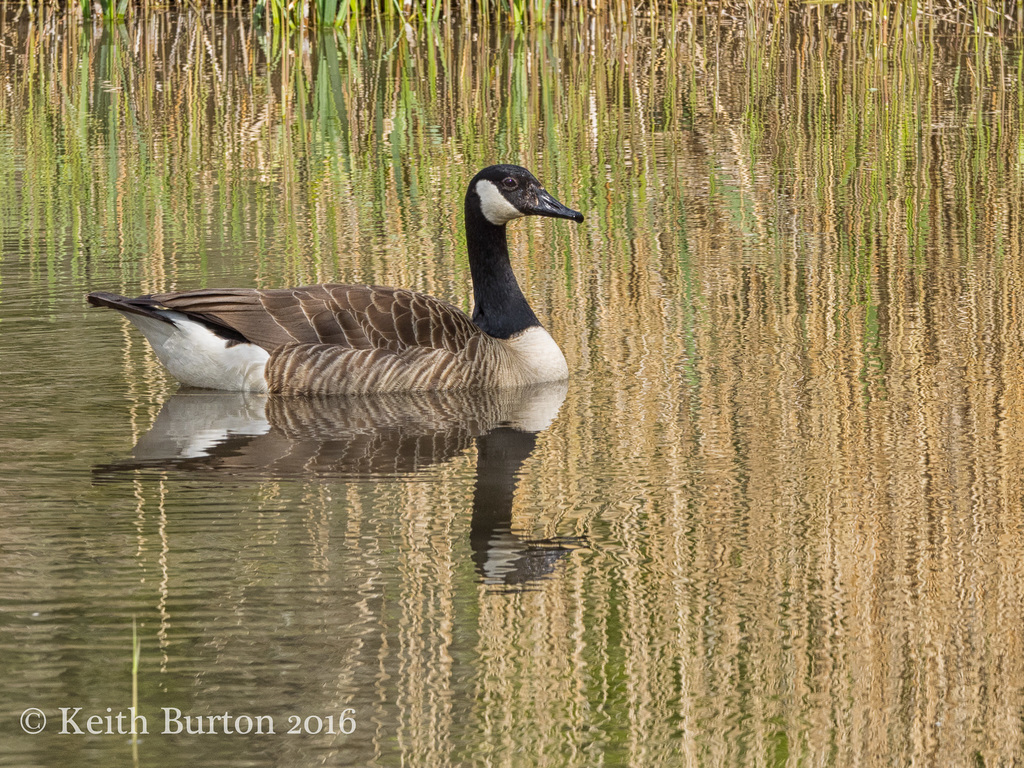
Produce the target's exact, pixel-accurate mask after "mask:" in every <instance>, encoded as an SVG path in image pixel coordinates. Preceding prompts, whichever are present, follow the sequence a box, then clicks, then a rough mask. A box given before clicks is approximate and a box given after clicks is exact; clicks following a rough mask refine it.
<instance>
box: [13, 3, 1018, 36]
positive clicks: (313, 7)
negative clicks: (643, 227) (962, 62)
mask: <svg viewBox="0 0 1024 768" xmlns="http://www.w3.org/2000/svg"><path fill="white" fill-rule="evenodd" d="M97 2H98V8H99V15H100V16H101V17H102V18H104V19H106V20H110V21H115V20H122V19H124V18H126V17H128V16H129V15H134V16H138V15H142V16H150V15H152V14H154V13H160V12H163V11H164V10H166V9H167V8H168V7H169V8H171V9H175V8H176V9H178V10H183V11H184V10H188V11H202V10H210V11H219V12H225V11H226V12H232V13H236V14H247V15H249V16H250V17H252V18H257V19H265V20H266V23H267V25H268V26H270V27H272V28H274V29H277V30H283V31H288V30H295V29H299V28H317V27H321V28H330V27H338V26H341V25H345V24H353V23H358V22H359V20H360V19H362V18H364V17H368V16H369V17H375V18H394V19H401V20H402V21H405V22H407V23H408V22H414V21H418V22H427V23H436V22H437V21H439V20H440V19H442V18H446V19H451V18H456V17H457V18H460V19H462V20H467V19H472V20H474V21H477V22H481V23H485V24H487V23H506V22H510V23H511V24H512V25H513V26H515V27H520V28H521V27H526V26H532V25H536V24H546V23H555V24H558V23H563V22H566V21H570V20H582V19H584V18H593V17H597V18H599V19H602V20H605V21H612V22H615V23H619V24H624V23H630V22H632V21H633V20H634V19H636V18H646V17H653V16H661V17H670V16H673V15H676V14H678V13H679V12H680V11H687V12H696V13H699V14H701V15H702V16H704V17H705V19H706V20H707V21H708V22H709V23H712V24H715V23H720V22H721V21H723V20H728V21H734V20H737V19H743V20H746V21H747V22H750V23H754V24H755V25H756V26H757V27H760V28H762V29H765V30H766V29H767V28H769V27H771V28H776V29H780V28H781V29H788V28H789V26H790V24H791V23H794V22H796V21H798V20H799V18H800V17H801V16H803V15H804V14H805V13H806V11H807V10H808V9H809V8H818V9H821V10H822V11H824V12H825V13H826V14H828V15H829V16H830V17H832V18H837V17H844V16H845V17H847V18H848V19H850V20H851V21H855V22H856V23H857V24H859V25H867V26H871V27H874V28H875V29H876V30H878V31H879V32H880V33H882V34H884V35H887V36H888V35H890V34H895V35H899V34H901V32H902V31H905V30H906V29H908V28H911V29H913V28H919V27H920V26H922V25H935V24H936V23H941V24H947V25H953V26H956V27H960V28H962V29H964V30H972V31H974V32H975V33H978V34H989V35H997V36H999V37H1005V36H1008V35H1010V36H1020V35H1021V34H1024V32H1022V30H1024V0H1003V1H1002V2H994V3H978V2H968V0H911V2H896V1H894V0H858V1H857V2H854V0H847V2H845V3H831V2H826V0H747V1H746V2H737V0H651V2H647V3H639V2H632V3H627V2H625V0H596V2H593V3H588V4H573V3H563V2H562V0H212V2H208V3H206V4H204V3H203V2H202V0H170V2H169V4H167V5H160V6H156V5H153V4H151V0H97ZM5 5H7V6H10V7H14V8H18V7H24V8H25V9H26V11H27V12H28V13H29V14H32V15H35V14H40V13H50V14H52V13H55V12H57V11H60V10H62V9H63V8H65V7H67V8H71V9H73V10H76V11H77V12H78V13H79V14H80V15H81V17H83V18H89V17H90V16H91V15H92V13H93V2H91V0H28V2H25V3H24V5H23V6H21V4H19V3H13V2H8V3H6V4H5ZM204 6H205V7H204ZM8 12H9V11H8Z"/></svg>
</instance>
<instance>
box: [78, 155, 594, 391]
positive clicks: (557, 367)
mask: <svg viewBox="0 0 1024 768" xmlns="http://www.w3.org/2000/svg"><path fill="white" fill-rule="evenodd" d="M465 207H466V244H467V248H468V251H469V268H470V274H471V276H472V279H473V301H474V305H475V306H474V309H473V317H472V319H470V318H469V317H467V316H466V314H465V313H464V312H463V311H462V310H460V309H458V308H457V307H455V306H453V305H451V304H449V303H448V302H445V301H441V300H440V299H436V298H433V297H432V296H427V295H426V294H423V293H416V292H414V291H408V290H404V289H401V288H384V287H381V286H368V285H337V284H326V285H311V286H304V287H300V288H284V289H271V290H260V289H252V288H235V289H218V288H209V289H204V290H196V291H186V292H184V293H160V294H153V295H149V296H139V297H137V298H134V299H131V298H126V297H124V296H118V295H116V294H110V293H102V292H97V293H90V294H89V297H88V298H89V302H90V303H91V304H93V305H95V306H103V307H111V308H113V309H116V310H118V311H119V312H121V313H122V314H123V315H124V316H125V317H127V318H128V319H129V320H131V321H132V323H134V324H135V325H136V326H137V327H138V328H139V330H141V331H142V333H143V334H144V335H145V337H146V338H147V339H148V340H149V343H150V344H151V345H152V346H153V350H154V352H156V356H157V357H158V358H159V359H160V362H161V363H163V365H164V366H165V367H166V368H167V370H168V371H170V373H171V375H172V376H174V377H175V378H176V379H178V381H180V382H182V383H183V384H186V385H190V386H193V387H201V388H204V389H222V390H232V391H249V392H268V393H271V394H284V395H298V394H318V395H348V394H367V393H374V392H398V391H410V390H437V389H459V388H479V387H510V386H525V385H530V384H537V383H542V382H549V381H561V380H564V379H566V378H568V375H569V369H568V366H567V365H566V362H565V357H564V356H563V355H562V351H561V350H560V349H559V348H558V345H557V344H556V343H555V341H554V340H553V339H552V338H551V336H550V335H549V334H548V332H547V331H546V330H544V328H543V327H541V324H540V322H539V321H538V320H537V316H536V315H535V314H534V313H533V310H532V309H530V305H529V303H528V302H527V301H526V297H525V296H523V292H522V290H520V288H519V283H517V282H516V277H515V275H514V274H513V273H512V266H511V264H510V263H509V255H508V242H507V240H506V237H505V225H506V224H507V223H508V222H509V221H511V220H512V219H516V218H519V217H521V216H551V217H554V218H559V219H572V220H573V221H583V214H581V213H579V212H578V211H574V210H571V209H569V208H566V207H565V206H564V205H562V204H561V203H560V202H558V201H557V200H555V199H554V198H553V197H552V196H551V195H550V194H548V192H547V191H546V190H545V189H544V188H543V187H542V186H541V184H540V182H539V181H537V179H536V178H535V177H534V175H533V174H532V173H530V172H529V171H528V170H526V169H525V168H521V167H519V166H517V165H492V166H490V167H488V168H484V169H483V170H482V171H480V172H479V173H478V174H477V175H476V176H474V177H473V180H472V181H471V182H470V183H469V189H468V191H467V192H466V203H465Z"/></svg>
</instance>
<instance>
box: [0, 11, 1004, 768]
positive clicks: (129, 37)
mask: <svg viewBox="0 0 1024 768" xmlns="http://www.w3.org/2000/svg"><path fill="white" fill-rule="evenodd" d="M2 12H3V13H6V14H7V16H5V17H3V18H4V22H3V24H2V25H0V42H2V48H0V80H2V83H3V87H2V88H0V149H2V151H0V189H2V190H3V193H4V194H2V195H0V230H2V237H3V252H2V256H0V372H2V376H0V478H2V485H0V526H2V528H0V530H2V535H0V649H2V652H0V680H2V682H0V701H2V702H3V704H2V707H0V732H2V733H3V739H0V764H4V765H16V766H31V765H55V764H70V763H73V764H76V765H93V764H95V765H119V764H146V765H164V764H166V765H180V764H182V763H196V762H198V763H203V764H218V765H278V764H288V765H309V764H323V763H329V764H339V765H360V766H364V765H381V766H385V765H431V766H433V765H438V766H440V765H508V766H513V765H537V766H572V765H578V766H594V765H609V766H612V765H615V766H618V765H632V766H653V765H673V766H674V765H783V764H796V763H810V764H829V765H851V764H864V765H875V764H885V765H890V764H910V763H920V764H930V765H948V766H960V765H977V764H986V765H990V764H1012V763H1014V762H1019V761H1020V760H1021V759H1022V758H1024V743H1022V735H1021V729H1020V727H1019V722H1020V712H1021V706H1022V703H1024V691H1022V688H1024V648H1022V646H1021V642H1020V627H1021V626H1022V624H1024V577H1022V573H1021V570H1020V563H1021V562H1022V561H1024V530H1022V524H1021V519H1020V500H1021V498H1022V497H1024V487H1022V480H1021V478H1022V477H1024V472H1022V469H1024V452H1022V451H1021V450H1019V448H1018V446H1019V445H1021V444H1022V443H1024V441H1022V439H1021V437H1022V435H1024V415H1022V414H1024V407H1022V406H1024V386H1022V383H1021V382H1022V381H1024V377H1022V373H1024V371H1022V368H1021V364H1020V361H1021V360H1022V359H1024V317H1022V315H1021V312H1020V307H1021V306H1022V305H1024V304H1022V300H1024V286H1022V284H1021V280H1020V277H1019V276H1020V275H1021V274H1022V267H1024V264H1022V260H1024V239H1022V229H1021V221H1022V218H1024V217H1022V212H1024V211H1022V209H1024V170H1022V158H1021V153H1020V146H1021V142H1022V141H1024V139H1022V114H1021V104H1024V86H1022V85H1021V81H1022V78H1021V56H1022V54H1021V48H1020V45H1019V39H1016V40H1015V39H1010V40H1001V39H998V38H990V37H974V36H972V35H971V34H969V30H965V29H964V28H961V27H957V26H956V25H953V24H949V25H946V24H937V25H936V26H934V28H933V27H932V26H929V25H923V26H921V27H919V28H918V29H917V30H916V33H915V31H914V30H903V31H901V32H899V33H898V34H895V35H894V33H893V32H892V30H889V31H888V32H884V30H880V28H879V27H878V25H874V24H872V23H870V19H867V18H865V17H863V16H862V17H858V18H857V19H856V21H857V23H856V24H854V23H853V22H852V21H851V19H849V18H848V17H847V16H846V15H845V12H844V11H841V10H835V9H824V8H821V7H817V6H812V7H808V8H804V9H800V10H799V11H794V12H793V13H792V15H791V16H790V17H788V21H787V22H786V23H785V24H773V23H772V22H771V20H767V19H759V18H755V17H752V18H751V19H749V20H747V21H746V22H743V21H733V20H730V19H728V18H725V17H721V16H720V17H710V16H709V17H703V16H700V15H697V16H694V15H692V14H690V13H689V12H687V13H680V14H679V15H677V16H674V17H659V18H655V19H645V18H642V17H638V19H637V20H635V21H634V23H633V24H632V25H627V26H625V27H618V26H614V27H605V26H604V25H602V24H600V23H593V24H588V25H585V26H578V25H576V24H575V23H574V22H570V21H566V22H565V23H564V24H560V25H557V26H554V25H553V26H551V27H549V28H546V29H544V28H540V29H536V30H533V31H530V32H527V33H525V34H513V33H511V32H510V31H508V30H506V29H505V28H503V27H493V26H487V25H481V26H480V27H478V28H475V29H474V30H473V31H472V34H470V32H469V30H466V29H463V28H460V27H458V26H452V27H446V26H442V27H438V28H436V29H429V28H428V29H423V30H420V31H417V32H416V33H415V34H413V35H411V36H409V35H407V34H405V33H404V32H403V31H402V30H395V29H389V28H387V27H385V28H383V29H381V30H379V31H378V30H377V29H376V28H375V27H372V26H368V27H366V28H362V29H359V30H357V31H353V32H350V33H338V35H336V36H333V35H332V36H328V37H326V38H318V37H313V38H310V39H296V40H295V41H293V42H291V43H287V42H286V43H285V44H284V45H281V44H280V43H274V42H273V41H271V42H269V43H266V44H264V42H263V41H262V38H257V37H254V36H253V35H252V30H250V29H249V27H248V26H247V22H246V21H245V20H242V19H239V18H237V17H236V16H234V15H214V16H207V17H204V18H203V20H202V23H201V24H200V23H198V21H197V19H195V18H194V17H190V16H177V15H173V14H167V15H157V16H155V17H153V20H151V21H149V22H147V23H145V24H129V25H128V26H126V27H120V28H114V29H109V30H104V29H103V28H102V27H87V28H85V29H82V28H80V27H78V26H76V25H75V24H67V23H65V22H64V21H63V20H62V19H51V20H48V21H46V22H45V23H41V24H39V25H37V26H36V27H35V28H30V27H29V25H28V24H27V23H25V21H24V19H23V18H21V19H18V20H15V19H14V18H13V11H12V10H11V9H7V10H6V11H2ZM883 32H884V34H883ZM914 34H917V35H918V37H916V38H915V37H914ZM496 161H501V162H506V161H511V162H520V163H522V164H524V165H526V166H528V167H530V168H531V169H532V170H534V171H535V172H536V173H537V175H538V176H539V177H540V178H541V180H542V181H543V182H544V183H545V185H546V186H547V188H548V189H549V190H550V191H551V192H552V193H553V194H554V195H555V196H556V197H558V199H560V200H561V201H562V202H564V203H565V204H567V205H569V206H572V207H574V208H578V209H579V210H581V211H583V213H584V214H585V215H586V217H587V219H586V221H585V222H584V223H583V224H582V225H579V226H577V225H575V224H572V223H570V222H561V221H548V220H528V221H523V222H517V223H515V224H514V225H513V228H514V231H513V233H512V248H513V265H514V266H515V268H516V270H517V273H518V275H519V276H520V281H521V283H522V285H523V286H524V290H525V292H526V294H527V296H528V297H529V298H530V300H531V301H532V303H533V306H534V308H535V309H536V311H537V314H538V316H539V317H541V319H542V320H543V321H545V323H546V325H547V327H548V328H549V330H550V331H551V332H552V334H553V335H554V337H555V338H556V339H558V340H559V342H560V343H561V345H562V347H563V350H564V351H565V353H566V357H567V359H568V361H569V366H570V369H571V371H572V378H571V380H570V382H569V384H568V387H567V388H565V389H564V390H563V389H561V388H555V389H554V390H545V391H539V392H529V393H517V394H516V395H515V397H505V396H501V397H498V396H495V395H493V394H492V395H490V396H482V395H477V396H467V395H461V396H456V395H422V396H412V397H404V398H401V397H400V398H387V399H381V400H370V401H340V402H330V401H326V402H325V401H312V402H308V401H296V402H281V401H273V400H272V401H269V402H266V401H264V400H263V399H261V398H255V397H242V396H236V395H230V394H227V395H214V394H210V393H202V392H194V391H193V392H188V391H179V389H178V387H177V385H176V384H175V383H174V382H173V381H172V380H170V379H169V378H168V377H167V376H166V375H165V374H164V373H163V371H162V369H161V368H160V366H159V364H158V363H157V362H156V361H155V359H154V358H153V356H152V354H151V353H150V351H149V349H148V347H147V346H146V345H145V343H144V341H143V340H142V339H141V337H140V336H139V335H138V334H137V333H136V332H135V331H134V330H132V329H130V328H129V327H128V326H127V324H126V323H124V322H123V321H121V320H120V319H119V318H118V317H117V316H116V315H115V314H114V313H111V312H101V311H99V310H90V309H88V308H87V307H86V305H85V302H84V298H83V297H84V294H85V293H87V292H88V291H91V290H108V291H117V292H122V293H128V294H137V293H145V292H152V291H159V290H175V289H186V288H193V287H203V286H211V287H212V286H261V287H271V286H280V285H288V284H299V283H309V282H317V281H327V280H335V281H346V282H372V283H378V284H390V285H400V286H406V287H411V288H416V289H419V290H423V291H427V292H429V293H432V294H434V295H437V296H440V297H443V298H446V299H448V300H451V301H453V302H455V303H457V304H458V305H460V306H462V307H463V308H465V309H467V310H468V309H469V308H470V305H469V296H470V283H469V274H468V268H467V264H466V260H465V245H464V244H465V237H464V234H463V232H462V219H461V204H462V195H463V193H464V190H465V184H466V182H467V180H468V179H469V178H470V177H471V176H472V175H473V173H474V172H475V171H476V170H477V169H478V168H480V167H482V166H483V165H486V164H489V163H491V162H496ZM133 624H134V626H135V628H136V632H137V635H138V638H139V643H140V651H139V661H138V670H137V673H136V674H135V675H134V676H133V672H132V632H133ZM133 677H134V678H135V680H136V682H137V686H138V699H137V701H138V712H139V713H140V714H142V715H144V716H145V717H146V718H147V724H148V731H149V732H148V733H147V734H145V735H143V736H141V737H140V739H139V741H138V743H137V744H135V745H133V744H132V741H131V738H130V736H128V735H125V734H119V733H116V731H117V722H116V719H112V720H110V721H109V725H108V721H106V720H104V719H103V718H106V717H108V716H109V717H111V718H116V715H117V713H127V712H128V708H129V707H131V706H132V683H133ZM31 707H37V708H39V709H40V710H41V711H42V712H43V714H44V715H45V716H46V717H47V724H46V726H45V728H44V729H43V730H42V732H41V733H38V734H30V733H26V732H25V730H24V729H23V728H22V726H21V724H20V722H19V718H20V717H21V715H22V713H23V712H24V711H25V710H26V709H28V708H31ZM61 708H66V709H68V710H69V711H71V712H73V711H74V710H75V709H76V708H81V710H80V712H79V714H78V715H77V716H76V719H75V722H76V723H77V724H78V726H79V727H81V728H82V729H83V730H84V729H85V725H86V721H87V718H88V717H89V716H91V715H95V716H99V717H100V718H101V719H100V720H98V721H95V722H96V723H97V725H96V728H95V730H98V731H101V733H98V734H95V735H90V734H87V733H83V734H81V735H78V734H75V733H74V731H75V728H74V727H73V726H70V725H69V726H67V727H66V728H65V730H69V731H71V732H72V733H69V734H66V735H61V734H60V733H59V731H60V729H61V724H62V714H61ZM108 708H109V711H108ZM165 711H168V712H170V713H171V715H174V713H175V712H176V711H180V712H181V717H182V719H181V720H180V721H179V720H175V719H173V718H172V720H171V721H170V722H165V721H164V717H165ZM225 714H227V715H228V717H226V718H222V719H219V720H216V719H215V720H213V721H211V720H210V719H209V718H210V717H214V716H223V715H225ZM260 716H262V717H263V718H264V719H263V720H257V719H256V718H258V717H260ZM185 717H192V718H193V720H191V721H188V722H189V723H190V724H191V725H192V726H193V730H194V729H195V728H196V727H199V726H200V725H203V726H204V727H205V728H206V729H207V730H211V729H212V730H215V731H216V734H212V735H198V734H189V733H186V732H184V730H185V722H186V721H185V720H184V718H185ZM200 717H203V718H206V719H205V720H204V721H203V722H199V721H198V720H196V718H200ZM246 718H252V720H250V721H247V720H246ZM268 718H269V720H268ZM269 721H272V722H273V725H274V728H275V733H274V734H269V733H262V734H259V733H255V732H252V733H249V734H239V733H235V732H232V733H226V732H225V731H226V730H228V729H229V728H231V729H232V731H239V730H246V729H247V728H246V725H247V723H249V727H248V730H251V731H255V730H258V727H264V726H266V724H267V723H268V722H269ZM31 724H32V723H31V722H30V723H29V725H31ZM257 724H260V725H257ZM179 725H180V727H181V729H182V732H181V733H177V732H175V731H176V730H177V729H178V727H179ZM289 729H293V730H296V731H297V732H295V733H289V732H288V731H289ZM107 731H115V733H107Z"/></svg>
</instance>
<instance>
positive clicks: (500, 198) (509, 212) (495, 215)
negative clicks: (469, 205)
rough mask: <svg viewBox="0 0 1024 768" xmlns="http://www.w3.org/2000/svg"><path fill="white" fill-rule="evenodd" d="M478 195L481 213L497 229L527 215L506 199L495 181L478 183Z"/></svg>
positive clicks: (485, 180) (483, 180)
mask: <svg viewBox="0 0 1024 768" xmlns="http://www.w3.org/2000/svg"><path fill="white" fill-rule="evenodd" d="M476 193H477V195H479V197H480V211H481V212H482V213H483V215H484V218H485V219H487V220H488V221H489V222H491V224H494V225H495V226H496V227H500V226H501V225H502V224H506V223H508V222H510V221H512V219H518V218H520V217H522V216H525V214H524V213H523V212H522V211H520V210H519V209H518V208H516V207H515V206H514V205H512V203H510V202H509V201H508V200H506V199H505V196H504V195H503V194H501V191H500V190H499V189H498V188H497V187H496V186H495V185H494V182H493V181H488V180H487V179H481V180H480V181H478V182H477V183H476Z"/></svg>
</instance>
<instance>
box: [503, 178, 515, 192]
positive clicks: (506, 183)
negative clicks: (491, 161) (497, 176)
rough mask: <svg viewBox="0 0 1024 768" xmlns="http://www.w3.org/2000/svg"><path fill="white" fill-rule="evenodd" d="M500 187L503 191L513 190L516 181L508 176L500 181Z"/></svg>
mask: <svg viewBox="0 0 1024 768" xmlns="http://www.w3.org/2000/svg"><path fill="white" fill-rule="evenodd" d="M501 186H503V187H504V188H505V189H515V188H516V180H515V179H513V178H512V177H511V176H508V177H506V178H504V179H502V181H501Z"/></svg>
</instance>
